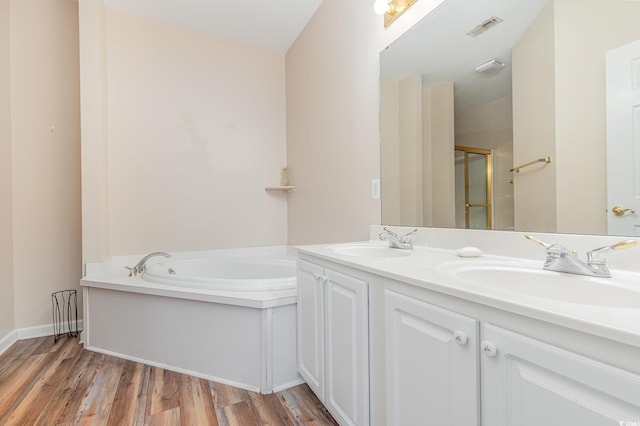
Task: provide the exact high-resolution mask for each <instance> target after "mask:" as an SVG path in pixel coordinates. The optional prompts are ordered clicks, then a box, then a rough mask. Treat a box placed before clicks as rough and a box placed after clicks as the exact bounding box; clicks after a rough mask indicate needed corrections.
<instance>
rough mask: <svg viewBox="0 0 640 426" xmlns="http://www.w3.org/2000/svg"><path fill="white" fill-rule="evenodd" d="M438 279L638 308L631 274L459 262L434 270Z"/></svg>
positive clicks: (639, 292) (636, 282)
mask: <svg viewBox="0 0 640 426" xmlns="http://www.w3.org/2000/svg"><path fill="white" fill-rule="evenodd" d="M436 271H437V273H439V274H440V275H442V276H446V277H451V278H456V279H458V280H460V281H463V282H465V283H468V284H471V285H477V286H481V287H484V288H487V289H491V290H495V291H499V292H504V293H509V294H514V295H522V296H528V297H535V298H541V299H547V300H549V301H556V302H562V303H572V304H582V305H593V306H607V307H618V308H637V309H640V279H639V278H638V277H637V276H632V274H615V275H614V277H612V278H598V277H588V276H583V275H574V274H566V273H561V272H553V271H546V270H543V269H542V264H541V263H540V264H539V265H535V266H534V265H533V264H532V263H530V262H522V263H518V262H497V261H483V260H479V261H477V262H473V261H460V262H449V263H445V264H443V265H441V266H439V267H438V268H436Z"/></svg>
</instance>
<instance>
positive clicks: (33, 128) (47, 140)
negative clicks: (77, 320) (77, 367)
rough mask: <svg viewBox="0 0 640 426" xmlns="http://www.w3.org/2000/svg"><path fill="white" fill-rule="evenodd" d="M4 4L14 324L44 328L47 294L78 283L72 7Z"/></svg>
mask: <svg viewBox="0 0 640 426" xmlns="http://www.w3.org/2000/svg"><path fill="white" fill-rule="evenodd" d="M4 6H5V7H6V3H5V4H4ZM10 6H11V7H10V36H11V48H10V54H9V57H8V58H7V59H8V63H9V64H10V68H11V80H10V86H11V98H10V99H11V105H10V108H11V126H10V128H11V134H10V138H11V139H10V140H11V150H12V153H11V170H12V177H11V181H12V192H11V195H12V204H13V205H12V208H13V212H12V220H13V222H12V225H13V226H12V227H13V292H14V298H15V304H14V310H15V323H14V326H15V327H16V328H24V327H29V326H35V325H41V324H47V323H50V322H51V298H50V293H51V292H53V291H57V290H63V289H73V288H75V289H78V288H79V280H80V277H81V262H80V238H81V237H80V171H79V164H80V161H79V155H80V151H79V150H80V142H79V139H80V136H79V131H80V128H79V114H80V111H79V102H78V99H79V86H78V79H79V76H78V13H77V10H78V9H77V8H78V4H77V3H76V2H74V1H73V0H55V1H52V0H19V1H17V0H16V1H11V3H10ZM2 28H3V29H4V28H6V27H5V26H3V27H2ZM5 58H6V57H5ZM5 61H6V59H5ZM5 87H6V86H5ZM3 99H5V98H3ZM5 107H6V105H5ZM3 128H4V126H3ZM53 128H55V131H53ZM3 140H4V138H3ZM3 149H5V147H4V146H3ZM2 157H4V156H2ZM4 161H6V160H4ZM2 170H3V173H5V174H6V172H5V171H4V170H5V168H4V167H3V168H2ZM3 185H4V180H3ZM3 202H5V201H4V200H3ZM0 214H2V215H6V212H4V211H3V212H2V213H0ZM3 243H4V239H3ZM9 294H10V292H9Z"/></svg>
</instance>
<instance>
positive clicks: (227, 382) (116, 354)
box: [85, 346, 260, 393]
mask: <svg viewBox="0 0 640 426" xmlns="http://www.w3.org/2000/svg"><path fill="white" fill-rule="evenodd" d="M85 349H87V350H89V351H93V352H98V353H101V354H105V355H109V356H114V357H117V358H122V359H126V360H129V361H134V362H139V363H141V364H146V365H150V366H152V367H158V368H164V369H165V370H170V371H175V372H176V373H182V374H188V375H190V376H194V377H199V378H201V379H206V380H210V381H212V382H217V383H222V384H224V385H229V386H233V387H236V388H240V389H245V390H248V391H251V392H258V393H259V392H260V388H258V387H256V386H250V385H247V384H244V383H239V382H234V381H232V380H227V379H223V378H221V377H216V376H211V375H208V374H202V373H198V372H197V371H193V370H187V369H186V368H180V367H174V366H173V365H169V364H163V363H161V362H156V361H149V360H148V359H144V358H138V357H135V356H129V355H125V354H121V353H119V352H113V351H108V350H105V349H100V348H93V347H87V346H85Z"/></svg>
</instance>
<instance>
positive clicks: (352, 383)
mask: <svg viewBox="0 0 640 426" xmlns="http://www.w3.org/2000/svg"><path fill="white" fill-rule="evenodd" d="M339 268H340V267H339V266H334V267H332V266H331V264H328V265H325V264H322V263H321V262H318V263H311V262H309V261H305V260H301V259H299V260H298V307H297V309H298V370H299V372H300V375H301V376H302V377H303V378H304V379H305V380H306V381H307V383H308V385H309V387H310V388H311V389H312V390H313V391H314V393H315V394H316V395H317V396H318V398H319V399H320V400H321V401H322V402H323V403H324V404H325V406H326V407H327V409H328V410H329V411H330V412H331V414H332V415H333V416H334V417H335V418H336V420H337V421H338V422H339V423H340V424H341V425H367V424H369V321H368V315H369V309H368V307H369V303H368V282H367V277H366V274H365V275H363V274H361V273H359V272H357V271H355V270H354V271H353V272H354V273H353V274H346V273H344V272H340V271H338V270H336V269H339Z"/></svg>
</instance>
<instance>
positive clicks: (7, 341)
mask: <svg viewBox="0 0 640 426" xmlns="http://www.w3.org/2000/svg"><path fill="white" fill-rule="evenodd" d="M17 341H18V333H17V332H16V330H12V331H10V332H9V333H7V335H6V336H4V337H3V338H2V339H0V355H2V354H3V353H4V351H6V350H7V349H9V348H10V347H11V345H13V344H14V343H15V342H17Z"/></svg>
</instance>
